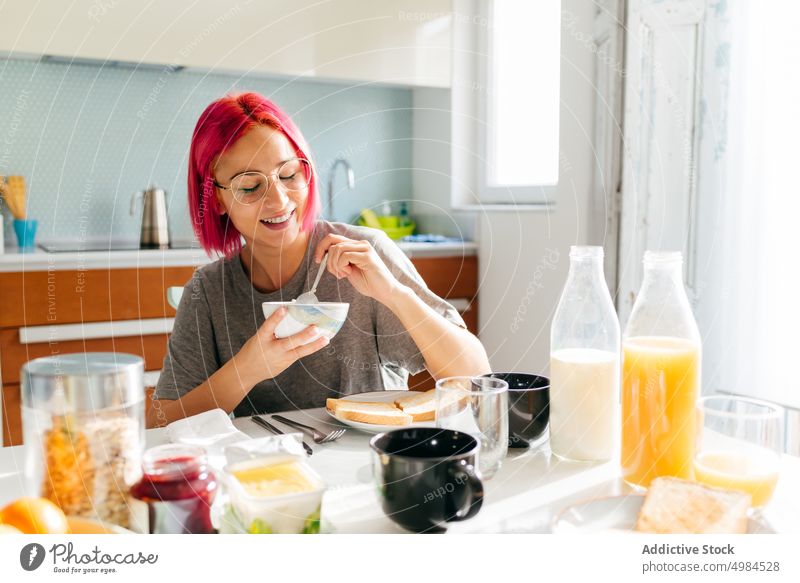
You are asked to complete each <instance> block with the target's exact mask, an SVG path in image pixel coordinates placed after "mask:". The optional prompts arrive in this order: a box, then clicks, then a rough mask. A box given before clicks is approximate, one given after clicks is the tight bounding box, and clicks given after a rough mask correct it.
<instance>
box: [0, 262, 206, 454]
mask: <svg viewBox="0 0 800 583" xmlns="http://www.w3.org/2000/svg"><path fill="white" fill-rule="evenodd" d="M192 273H194V267H191V266H186V267H163V268H161V267H153V268H142V269H91V270H82V271H76V270H64V271H59V270H46V271H28V272H11V273H0V306H2V310H0V374H2V382H3V419H2V422H3V444H4V445H18V444H20V443H22V422H21V418H20V384H19V383H20V369H21V367H22V365H23V364H24V363H25V362H27V361H29V360H31V359H33V358H38V357H41V356H50V355H56V354H67V353H70V352H94V351H102V352H105V351H117V352H127V353H130V354H138V355H139V356H142V357H143V358H144V360H145V370H149V371H156V370H159V369H160V368H161V365H162V362H163V360H164V352H165V350H166V341H167V332H168V331H169V330H170V319H171V318H173V317H174V316H175V310H173V309H172V307H170V305H169V304H168V303H167V300H166V290H167V288H168V287H171V286H178V285H179V286H183V285H184V284H185V283H186V282H187V281H189V279H190V278H191V277H192Z"/></svg>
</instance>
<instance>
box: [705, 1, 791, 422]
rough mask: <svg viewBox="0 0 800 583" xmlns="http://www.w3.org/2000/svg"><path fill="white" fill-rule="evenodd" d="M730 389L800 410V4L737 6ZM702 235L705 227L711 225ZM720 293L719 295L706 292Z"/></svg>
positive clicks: (726, 246) (723, 242)
mask: <svg viewBox="0 0 800 583" xmlns="http://www.w3.org/2000/svg"><path fill="white" fill-rule="evenodd" d="M731 9H732V10H733V13H732V14H731V19H732V20H731V26H732V28H731V32H732V34H731V44H730V49H731V51H730V66H731V70H730V91H729V96H730V99H729V103H728V123H727V132H728V140H727V144H728V155H727V169H726V171H725V182H726V185H727V186H726V188H727V190H726V193H725V197H724V200H725V204H723V205H722V208H720V209H719V212H720V213H721V215H722V216H721V217H720V218H721V219H722V220H721V221H719V222H718V223H717V224H718V225H721V229H722V232H721V233H720V238H719V239H718V241H719V243H720V247H719V248H718V249H716V250H715V252H714V255H715V256H716V257H718V258H719V259H720V261H721V265H720V270H721V271H720V272H721V274H722V278H721V279H720V281H719V282H716V285H714V286H713V287H716V288H718V289H717V290H716V291H717V292H718V293H719V296H718V297H719V298H720V313H719V315H720V320H719V323H720V326H721V331H722V334H721V335H720V338H721V339H722V346H719V347H716V348H722V349H721V350H712V351H711V353H714V354H715V356H717V357H719V358H720V361H719V363H715V366H716V365H717V364H718V365H719V370H718V374H716V375H715V377H716V379H717V381H718V382H719V387H712V389H713V388H719V389H722V390H731V391H733V392H737V393H744V394H750V395H753V396H758V397H761V398H767V399H771V400H775V401H779V402H782V403H784V404H787V405H792V406H795V407H800V42H798V41H797V30H796V27H797V23H798V22H800V2H798V1H797V0H770V2H766V3H762V2H757V1H755V0H750V1H748V2H734V3H731ZM701 228H702V226H701ZM706 291H707V292H708V293H713V290H711V289H709V290H706Z"/></svg>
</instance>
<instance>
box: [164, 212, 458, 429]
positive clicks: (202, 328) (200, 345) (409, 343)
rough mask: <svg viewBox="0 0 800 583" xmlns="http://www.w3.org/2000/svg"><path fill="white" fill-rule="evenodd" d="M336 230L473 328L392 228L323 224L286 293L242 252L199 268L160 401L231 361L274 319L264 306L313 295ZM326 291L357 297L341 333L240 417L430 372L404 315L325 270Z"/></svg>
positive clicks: (186, 296)
mask: <svg viewBox="0 0 800 583" xmlns="http://www.w3.org/2000/svg"><path fill="white" fill-rule="evenodd" d="M328 233H336V234H339V235H343V236H345V237H348V238H351V239H358V240H367V241H369V242H370V243H371V244H372V246H373V247H374V248H375V250H376V251H377V253H378V255H379V256H380V257H381V259H383V261H384V263H385V264H386V265H387V266H388V267H389V269H390V270H391V272H392V273H393V274H394V276H395V277H396V278H397V279H398V280H399V281H400V282H401V283H403V284H405V285H407V286H409V287H410V288H411V289H412V290H414V292H415V293H416V294H417V295H418V296H419V297H420V298H422V300H423V301H424V302H425V303H427V304H428V305H429V306H431V307H432V308H433V309H434V310H436V311H437V312H438V313H440V314H442V315H443V316H444V317H445V318H447V319H448V320H449V321H451V322H453V323H454V324H457V325H459V326H462V327H464V328H466V325H465V324H464V320H463V319H462V318H461V316H460V315H459V313H458V312H457V311H456V310H455V308H453V306H451V305H450V304H448V303H447V302H446V301H444V300H443V299H441V298H440V297H438V296H437V295H436V294H434V293H433V292H432V291H430V290H429V289H428V288H427V286H426V285H425V282H424V281H423V280H422V278H421V277H420V275H419V273H417V270H416V269H415V268H414V265H413V264H412V263H411V261H410V260H409V259H408V257H407V256H406V255H405V254H404V253H403V252H402V251H401V250H400V248H399V247H398V246H397V245H395V243H394V242H393V241H392V240H391V239H389V238H388V237H387V236H386V235H385V234H384V233H383V232H382V231H378V230H375V229H369V228H367V227H356V226H352V225H347V224H344V223H329V222H327V221H322V220H320V221H317V223H316V224H315V226H314V231H313V233H312V235H311V238H310V243H309V246H308V249H306V254H305V256H304V258H303V261H302V263H301V265H300V268H299V269H298V270H297V272H296V273H295V274H294V275H293V276H292V278H291V279H290V280H289V281H288V282H287V283H286V285H284V286H283V287H282V288H281V289H279V290H276V291H274V292H269V293H261V292H259V291H258V290H256V289H255V288H254V287H253V285H252V284H251V282H250V279H249V277H248V275H247V272H246V271H245V269H244V267H243V266H242V262H241V259H240V256H239V255H236V256H234V257H232V258H230V259H220V260H218V261H216V262H214V263H211V264H209V265H206V266H204V267H202V268H201V269H198V270H197V271H196V272H195V274H194V276H193V277H192V279H191V280H190V281H189V283H187V284H186V286H185V287H184V291H183V296H182V298H181V302H180V305H179V306H178V313H177V315H176V317H175V326H174V328H173V331H172V335H171V336H170V339H169V345H168V352H167V355H166V357H165V358H164V366H163V369H162V371H161V376H160V378H159V380H158V386H157V387H156V392H155V396H154V398H156V399H177V398H179V397H180V396H181V395H183V394H185V393H187V392H189V391H191V390H192V389H194V388H195V387H197V386H198V385H200V384H202V383H203V382H205V380H206V379H207V378H208V377H209V376H211V375H212V374H213V373H214V372H215V371H217V370H218V369H219V368H220V367H221V366H222V365H223V364H225V363H226V362H227V361H228V360H230V359H231V358H232V357H233V356H234V355H235V354H236V353H237V352H238V351H239V349H241V347H242V346H243V345H244V343H245V342H246V341H247V340H248V339H249V338H250V337H252V336H253V334H255V332H256V330H257V329H258V327H259V326H261V324H262V323H263V322H264V314H263V312H262V311H261V302H270V301H290V300H292V299H294V298H296V297H297V296H298V295H300V294H301V293H302V292H304V291H307V290H308V289H309V288H310V287H311V284H312V283H313V280H314V277H315V276H316V272H317V268H318V265H317V264H316V263H315V262H314V260H313V256H314V253H313V252H314V249H316V246H317V243H318V242H319V241H320V240H321V239H322V238H323V237H324V236H325V235H327V234H328ZM317 297H318V298H319V300H320V301H322V302H349V303H350V311H349V312H348V315H347V321H346V322H345V323H344V325H343V326H342V328H341V330H339V333H338V334H337V335H336V336H335V337H334V338H333V339H332V340H331V343H330V344H329V345H328V346H326V347H325V348H323V349H322V350H319V351H318V352H315V353H314V354H310V355H309V356H306V357H304V358H301V359H300V360H298V361H296V362H294V363H293V364H292V365H291V366H290V367H289V368H287V369H286V370H285V371H283V372H282V373H281V374H279V375H278V376H277V377H275V378H274V379H268V380H265V381H263V382H261V383H259V384H257V385H256V386H255V387H253V389H252V390H251V391H250V393H249V394H248V395H247V397H245V399H244V400H243V401H242V402H241V403H239V405H238V406H237V407H236V409H235V410H234V415H236V416H237V417H240V416H246V415H253V414H255V413H271V412H275V411H285V410H291V409H305V408H310V407H321V406H323V405H324V404H325V399H326V398H328V397H340V396H342V395H348V394H353V393H360V392H364V391H375V390H383V389H400V388H405V386H406V383H407V381H408V374H409V372H410V373H411V374H416V373H418V372H420V371H422V370H423V369H424V368H425V362H424V360H423V357H422V354H421V353H420V351H419V349H418V348H417V346H416V344H415V343H414V341H413V339H412V338H411V336H410V335H409V334H408V332H407V331H406V330H405V328H404V327H403V325H402V324H401V323H400V321H399V320H398V319H397V317H396V316H395V315H394V314H393V313H392V312H391V311H390V310H389V309H388V308H386V307H385V306H384V305H383V304H381V303H380V302H377V301H375V300H373V299H372V298H369V297H366V296H363V295H361V294H360V293H358V292H357V291H356V290H355V289H353V287H352V286H351V285H350V282H348V281H347V280H346V279H341V280H339V279H336V278H335V277H333V276H332V275H331V274H330V273H328V274H326V275H323V276H322V279H321V280H320V282H319V285H318V287H317ZM214 390H215V391H224V390H225V387H214Z"/></svg>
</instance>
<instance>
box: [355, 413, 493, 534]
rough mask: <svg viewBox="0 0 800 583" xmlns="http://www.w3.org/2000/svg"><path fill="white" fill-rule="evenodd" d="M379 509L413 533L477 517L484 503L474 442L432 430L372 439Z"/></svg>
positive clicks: (405, 431)
mask: <svg viewBox="0 0 800 583" xmlns="http://www.w3.org/2000/svg"><path fill="white" fill-rule="evenodd" d="M370 446H371V447H372V450H373V452H374V471H375V481H376V483H377V485H378V491H379V492H380V498H381V506H382V507H383V511H384V512H385V513H386V515H387V516H388V517H389V518H391V519H392V520H393V521H394V522H396V523H397V524H399V525H400V526H402V527H403V528H405V529H406V530H410V531H413V532H443V531H444V530H445V529H446V528H447V523H448V522H455V521H460V520H466V519H468V518H472V517H473V516H475V515H476V514H477V513H478V511H479V510H480V509H481V504H482V503H483V483H482V482H481V479H480V477H479V475H478V473H477V469H476V468H477V465H476V463H475V462H476V457H477V454H478V449H479V444H478V441H477V440H476V439H475V438H474V437H472V436H471V435H468V434H466V433H462V432H460V431H453V430H451V429H438V428H436V427H417V428H413V429H412V428H410V429H396V430H394V431H389V432H386V433H381V434H379V435H376V436H375V437H373V438H372V440H371V441H370Z"/></svg>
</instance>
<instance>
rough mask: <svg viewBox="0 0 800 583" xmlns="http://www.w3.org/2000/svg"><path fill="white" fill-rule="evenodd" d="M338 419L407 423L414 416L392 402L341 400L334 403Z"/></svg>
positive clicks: (380, 423)
mask: <svg viewBox="0 0 800 583" xmlns="http://www.w3.org/2000/svg"><path fill="white" fill-rule="evenodd" d="M334 415H335V416H336V417H338V418H339V419H347V420H348V421H358V422H359V423H371V424H373V425H408V424H410V423H411V422H412V421H413V420H414V418H413V417H412V416H411V415H409V414H408V413H404V412H403V411H401V410H400V409H398V408H397V407H395V406H394V404H393V403H364V402H358V401H342V400H340V401H339V403H337V405H336V412H335V413H334Z"/></svg>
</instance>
